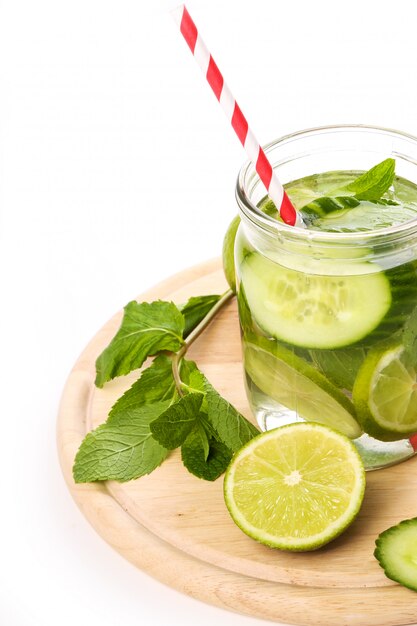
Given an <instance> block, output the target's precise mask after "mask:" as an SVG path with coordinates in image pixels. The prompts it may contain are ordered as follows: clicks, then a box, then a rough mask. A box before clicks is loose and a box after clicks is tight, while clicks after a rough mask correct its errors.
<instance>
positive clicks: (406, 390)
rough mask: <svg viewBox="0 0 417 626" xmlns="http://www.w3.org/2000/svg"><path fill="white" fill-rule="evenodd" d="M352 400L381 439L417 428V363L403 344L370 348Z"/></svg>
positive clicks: (363, 421)
mask: <svg viewBox="0 0 417 626" xmlns="http://www.w3.org/2000/svg"><path fill="white" fill-rule="evenodd" d="M353 402H354V405H355V408H356V414H357V417H358V420H359V422H360V423H361V425H362V427H363V429H364V431H365V432H366V433H368V434H369V435H371V436H372V437H375V439H380V440H381V441H396V440H398V439H404V438H406V437H409V436H410V435H412V434H414V433H415V432H417V367H416V364H415V363H413V362H412V360H411V358H410V357H409V355H408V353H407V352H406V351H405V349H404V346H403V345H401V344H398V343H397V344H396V345H391V346H390V347H387V345H386V344H385V346H384V347H379V348H375V349H373V350H371V351H370V352H369V354H368V356H367V357H366V359H365V361H364V362H363V365H362V367H361V368H360V370H359V372H358V375H357V378H356V381H355V384H354V387H353Z"/></svg>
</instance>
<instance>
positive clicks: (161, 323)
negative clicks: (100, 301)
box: [73, 292, 258, 482]
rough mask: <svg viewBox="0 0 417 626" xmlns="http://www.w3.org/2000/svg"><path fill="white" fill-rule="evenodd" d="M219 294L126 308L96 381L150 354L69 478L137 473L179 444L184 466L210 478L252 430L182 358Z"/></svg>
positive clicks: (148, 469) (135, 364)
mask: <svg viewBox="0 0 417 626" xmlns="http://www.w3.org/2000/svg"><path fill="white" fill-rule="evenodd" d="M228 293H229V292H227V293H226V294H225V296H226V295H227V294H228ZM230 295H231V292H230ZM225 296H223V297H222V298H224V302H225V301H226V298H225ZM227 297H229V295H227ZM219 300H220V296H217V295H216V296H214V295H213V296H201V297H197V298H191V299H190V300H189V301H188V302H187V303H186V304H185V305H183V306H182V307H177V306H175V305H174V304H173V303H172V302H163V301H157V302H152V303H141V304H138V303H137V302H130V303H129V304H128V305H127V306H126V307H125V311H124V317H123V320H122V324H121V326H120V329H119V330H118V332H117V333H116V335H115V337H114V338H113V340H112V341H111V342H110V344H109V345H108V347H107V348H106V349H105V350H104V351H103V353H102V354H101V355H100V356H99V357H98V359H97V362H96V368H97V379H96V385H97V386H98V387H101V386H103V384H104V383H105V382H106V381H108V380H110V379H112V378H114V377H115V376H121V375H124V374H127V373H128V372H130V371H132V370H134V369H136V368H138V367H140V366H141V365H142V364H143V362H144V361H145V359H147V358H148V357H149V356H154V355H156V358H155V359H154V360H153V362H152V364H151V365H150V366H149V367H147V368H145V369H144V370H142V372H141V375H140V377H139V378H138V380H137V381H136V382H134V383H133V385H132V386H131V387H130V389H128V390H127V391H126V392H125V393H124V394H123V395H122V396H121V397H120V398H119V399H118V400H117V401H116V403H115V404H114V405H113V407H112V409H111V411H110V413H109V416H108V419H107V421H106V422H105V423H104V424H102V425H101V426H99V427H98V428H96V429H95V430H93V431H92V432H90V433H88V434H87V436H86V437H85V439H84V441H83V442H82V444H81V446H80V448H79V450H78V453H77V455H76V457H75V461H74V467H73V475H74V480H75V482H93V481H98V480H118V481H121V482H123V481H127V480H132V479H135V478H139V477H140V476H143V475H145V474H149V473H150V472H152V471H153V470H154V469H156V468H157V467H158V466H159V465H160V464H161V463H162V461H163V460H164V459H165V458H166V456H167V455H168V453H169V451H170V450H174V449H175V448H178V447H180V448H181V458H182V461H183V463H184V466H185V467H186V468H187V469H188V471H190V472H191V473H192V474H194V475H195V476H197V477H199V478H202V479H204V480H215V479H216V478H218V476H220V475H221V474H222V473H223V472H224V471H225V469H226V467H227V465H228V463H229V462H230V459H231V457H232V455H233V453H234V452H236V451H237V450H238V449H239V448H240V447H241V446H242V445H244V444H245V443H246V442H247V441H249V440H250V439H252V437H254V436H255V435H257V434H258V430H257V429H256V428H255V427H254V426H253V425H252V424H251V423H250V422H248V421H247V420H246V419H245V418H244V417H243V416H242V415H241V414H240V413H239V412H238V411H236V409H234V407H233V406H232V405H231V404H230V403H229V402H227V400H225V399H224V398H222V397H221V396H220V395H219V394H218V393H217V391H216V390H215V389H214V387H213V386H212V385H211V383H210V382H209V381H208V380H207V378H206V377H205V376H204V374H203V373H202V372H201V371H200V370H199V369H198V367H197V365H196V364H195V363H194V362H193V361H189V360H186V359H185V358H183V355H184V354H185V352H186V350H187V348H188V346H189V345H190V344H191V343H192V341H193V339H192V337H193V335H192V331H193V330H194V329H197V330H196V333H199V330H201V329H202V328H204V327H205V325H206V324H207V323H208V321H209V320H210V319H211V317H212V314H211V311H212V309H213V306H215V305H217V304H218V303H219ZM220 304H221V303H220ZM200 324H201V325H202V327H201V328H200V326H199V325H200ZM197 327H198V328H197ZM187 337H189V340H188V343H187V341H186V338H187ZM178 351H179V353H178Z"/></svg>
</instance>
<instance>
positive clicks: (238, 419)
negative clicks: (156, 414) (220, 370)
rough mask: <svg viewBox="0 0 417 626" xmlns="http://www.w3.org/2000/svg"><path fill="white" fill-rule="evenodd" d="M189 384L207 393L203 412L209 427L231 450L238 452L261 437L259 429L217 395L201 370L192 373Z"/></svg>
mask: <svg viewBox="0 0 417 626" xmlns="http://www.w3.org/2000/svg"><path fill="white" fill-rule="evenodd" d="M189 384H190V387H191V388H193V389H204V391H205V392H206V397H205V401H204V402H203V404H202V411H203V412H206V411H207V420H208V424H209V426H211V428H212V429H213V431H214V433H215V434H216V435H217V437H218V439H220V441H221V442H222V443H224V444H225V445H226V446H227V447H228V448H229V449H230V450H232V451H233V452H237V450H239V449H240V448H241V447H242V446H243V445H244V444H245V443H247V442H248V441H250V440H251V439H252V438H253V437H255V436H256V435H259V431H258V429H257V428H255V426H253V425H252V424H251V423H250V422H249V421H248V420H247V419H246V418H245V417H243V415H241V414H240V413H239V411H236V409H235V408H234V407H233V406H232V405H231V404H230V403H229V402H228V401H227V400H225V398H222V396H221V395H220V394H219V393H217V391H216V390H215V389H214V387H213V386H212V385H211V384H210V383H209V381H208V380H207V378H206V377H205V376H204V374H203V373H202V372H200V370H198V369H196V370H195V371H193V372H192V373H191V375H190V383H189Z"/></svg>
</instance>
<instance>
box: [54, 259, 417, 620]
mask: <svg viewBox="0 0 417 626" xmlns="http://www.w3.org/2000/svg"><path fill="white" fill-rule="evenodd" d="M225 288H226V284H225V281H224V278H223V274H222V271H221V269H220V263H219V262H218V261H217V260H216V261H211V262H208V263H205V264H203V265H200V266H197V267H195V268H191V269H189V270H186V271H184V272H182V273H181V274H179V275H176V276H174V277H172V278H170V279H168V280H166V281H164V282H163V283H161V284H160V285H158V286H157V287H155V288H153V289H152V290H150V291H148V292H147V293H145V294H143V295H142V296H140V298H139V299H140V300H147V301H150V300H153V299H156V298H162V299H172V300H173V301H174V302H176V303H181V302H184V301H185V300H187V298H188V297H190V296H192V295H202V294H209V293H221V292H222V291H224V290H225ZM121 315H122V314H121V312H119V313H118V314H117V315H115V316H114V318H112V319H111V320H110V321H109V322H108V323H107V324H106V325H105V326H104V328H102V329H101V330H100V331H99V332H98V333H97V335H96V336H95V337H94V338H93V340H92V341H91V342H90V344H89V345H88V346H87V348H86V349H85V350H84V352H83V353H82V354H81V356H80V358H79V359H78V361H77V363H76V364H75V365H74V368H73V370H72V372H71V374H70V376H69V379H68V381H67V384H66V386H65V389H64V392H63V396H62V400H61V406H60V410H59V416H58V426H57V435H58V449H59V455H60V460H61V465H62V469H63V472H64V475H65V479H66V482H67V484H68V487H69V490H70V491H71V493H72V495H73V497H74V499H75V501H76V502H77V504H78V506H79V507H80V509H81V510H82V512H83V514H84V515H85V516H86V517H87V519H88V520H89V521H90V523H91V524H92V525H93V527H94V528H95V529H96V530H97V532H98V533H99V534H100V535H101V536H102V537H103V538H104V539H105V540H106V541H107V542H108V543H109V544H110V545H112V546H113V547H114V548H115V549H116V550H117V551H118V552H119V553H120V554H122V555H123V556H124V557H125V558H127V559H128V560H129V561H131V562H132V563H134V564H135V565H137V566H138V567H140V568H141V569H143V570H144V571H146V572H148V573H149V574H150V575H152V576H154V577H155V578H157V579H159V580H161V581H162V582H164V583H166V584H168V585H170V586H172V587H174V588H176V589H179V590H181V591H183V592H184V593H187V594H189V595H191V596H193V597H196V598H200V599H201V600H204V601H206V602H209V603H212V604H216V605H218V606H221V607H223V608H227V609H229V610H233V611H239V612H242V613H246V614H249V615H254V616H257V617H261V618H265V619H269V620H273V621H279V620H281V621H286V622H289V623H294V624H306V625H315V624H317V625H319V624H320V625H323V626H325V625H327V624H328V625H336V624H337V625H343V624H346V625H347V624H349V625H350V624H352V625H354V626H356V625H357V626H359V625H361V626H367V625H369V626H400V625H402V624H414V623H415V622H417V594H416V593H414V592H412V591H410V590H407V589H405V588H403V587H401V586H399V585H397V584H395V583H393V582H392V581H390V580H388V579H387V578H386V577H385V576H384V573H383V571H382V570H381V568H380V567H379V565H378V563H377V562H376V560H375V559H374V557H373V549H374V542H375V538H376V537H377V535H378V534H379V533H380V532H381V531H382V530H384V529H385V528H388V527H389V526H391V525H392V524H395V523H397V522H399V521H400V520H402V519H405V518H408V517H414V516H416V515H417V498H416V495H415V494H416V488H417V458H416V457H414V458H413V459H410V460H408V461H406V462H405V463H402V464H400V465H397V466H395V467H391V468H387V469H384V470H380V471H376V472H372V473H368V474H367V489H366V495H365V500H364V504H363V507H362V510H361V512H360V514H359V516H358V518H357V520H356V521H355V522H354V524H353V525H352V526H351V527H350V528H349V529H348V530H347V531H346V532H345V533H344V534H343V535H342V536H341V537H339V538H338V539H337V540H335V541H334V542H332V543H330V544H329V545H328V546H326V547H324V548H322V549H320V550H318V551H316V552H313V553H297V554H291V553H285V552H281V551H277V550H272V549H270V548H267V547H265V546H262V545H260V544H258V543H256V542H255V541H253V540H252V539H250V538H248V537H247V536H246V535H244V534H243V533H242V532H241V531H240V530H239V528H237V527H236V526H235V524H234V523H233V522H232V520H231V518H230V516H229V514H228V512H227V509H226V507H225V504H224V501H223V495H222V488H223V485H222V479H221V478H220V479H218V480H217V481H215V482H214V483H208V482H205V481H201V480H199V479H197V478H195V477H193V476H192V475H191V474H189V473H188V472H187V471H186V470H185V469H184V467H183V466H182V463H181V460H180V458H179V454H178V453H177V452H174V453H171V454H170V456H169V458H168V459H167V460H166V461H165V462H164V463H163V464H162V466H161V467H160V468H158V469H157V470H156V471H155V472H153V473H152V474H151V475H149V476H145V477H142V478H140V479H139V480H136V481H131V482H128V483H116V482H113V481H110V482H107V483H96V484H88V485H76V484H75V483H74V482H73V479H72V473H71V468H72V464H73V460H74V456H75V453H76V451H77V449H78V447H79V445H80V443H81V441H82V439H83V437H84V436H85V433H86V432H88V430H90V429H91V428H94V427H96V426H97V425H99V424H100V423H102V422H104V421H105V419H106V417H107V413H108V411H109V409H110V407H111V406H112V404H113V403H114V402H115V400H116V399H117V398H118V397H119V396H120V395H121V393H123V391H125V390H126V389H127V388H128V387H129V386H130V385H131V383H132V382H133V380H135V379H136V378H137V376H138V372H136V373H134V374H131V375H129V376H127V377H124V378H120V379H116V380H114V381H112V382H110V383H108V384H107V385H105V387H104V389H100V390H99V389H96V388H95V387H94V384H93V382H94V375H95V372H94V363H95V359H96V357H97V356H98V354H99V353H100V352H101V351H102V349H103V348H104V347H105V346H106V345H107V344H108V343H109V341H110V339H111V338H112V336H113V335H114V334H115V332H116V331H117V328H118V326H119V324H120V321H121ZM188 356H189V358H192V359H194V360H196V361H197V362H198V365H199V367H200V368H201V369H202V371H203V372H204V373H205V374H206V375H207V377H208V378H209V380H210V381H211V382H212V383H213V385H214V386H215V387H216V389H217V390H218V391H219V392H220V393H221V394H222V395H224V396H225V397H226V398H227V399H228V400H229V401H230V402H231V403H232V404H234V406H236V408H237V409H238V410H240V411H241V412H242V413H243V414H244V415H246V417H248V418H249V419H253V418H252V417H251V414H250V410H249V407H248V404H247V400H246V396H245V391H244V385H243V372H242V362H241V352H240V338H239V328H238V318H237V310H236V303H235V302H231V303H230V304H229V305H228V306H227V307H226V308H225V309H223V310H222V311H221V312H220V314H219V315H218V317H216V319H215V320H214V322H212V324H211V325H210V327H209V328H208V329H207V331H205V333H204V334H203V335H202V336H201V337H200V338H199V339H198V340H197V342H196V343H195V344H194V345H193V346H192V348H191V349H190V351H189V353H188Z"/></svg>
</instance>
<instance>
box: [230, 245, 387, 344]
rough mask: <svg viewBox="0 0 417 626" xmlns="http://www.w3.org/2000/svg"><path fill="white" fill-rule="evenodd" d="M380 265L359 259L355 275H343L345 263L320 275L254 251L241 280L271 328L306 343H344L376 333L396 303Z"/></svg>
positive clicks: (289, 339)
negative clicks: (284, 263) (298, 269)
mask: <svg viewBox="0 0 417 626" xmlns="http://www.w3.org/2000/svg"><path fill="white" fill-rule="evenodd" d="M335 263H338V261H334V262H331V261H329V264H330V265H333V266H334V264H335ZM339 263H340V261H339ZM322 265H323V262H322ZM375 267H376V266H375V264H373V265H371V264H369V263H365V262H361V261H358V262H357V263H355V275H343V272H342V265H341V269H340V272H341V273H340V275H331V276H330V275H319V274H312V273H308V272H307V273H306V272H302V271H296V270H293V269H289V268H286V267H283V266H281V265H279V264H277V263H274V262H273V261H271V260H269V259H267V258H265V257H263V256H261V255H260V254H257V253H253V254H250V255H248V256H247V257H246V258H245V260H244V261H243V263H242V266H241V281H242V284H243V285H244V288H245V294H246V299H247V302H248V305H249V308H250V310H251V311H252V314H253V316H254V318H255V319H256V321H257V323H258V324H259V326H260V327H261V328H262V329H263V330H264V331H265V333H267V334H268V335H271V336H272V337H275V338H276V339H281V340H282V341H284V342H286V343H289V344H293V345H296V346H301V347H304V348H339V347H343V346H348V345H351V344H353V343H356V342H358V341H360V340H361V339H363V338H364V337H366V336H367V335H368V334H369V333H371V332H372V331H373V330H374V329H375V328H376V327H377V326H378V325H379V324H380V322H381V321H382V320H383V318H384V316H385V315H386V313H387V311H388V310H389V308H390V306H391V289H390V283H389V281H388V279H387V278H386V276H385V274H384V273H383V272H382V271H380V272H379V271H375ZM323 270H325V268H323ZM332 271H333V272H334V267H333V269H332Z"/></svg>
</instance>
